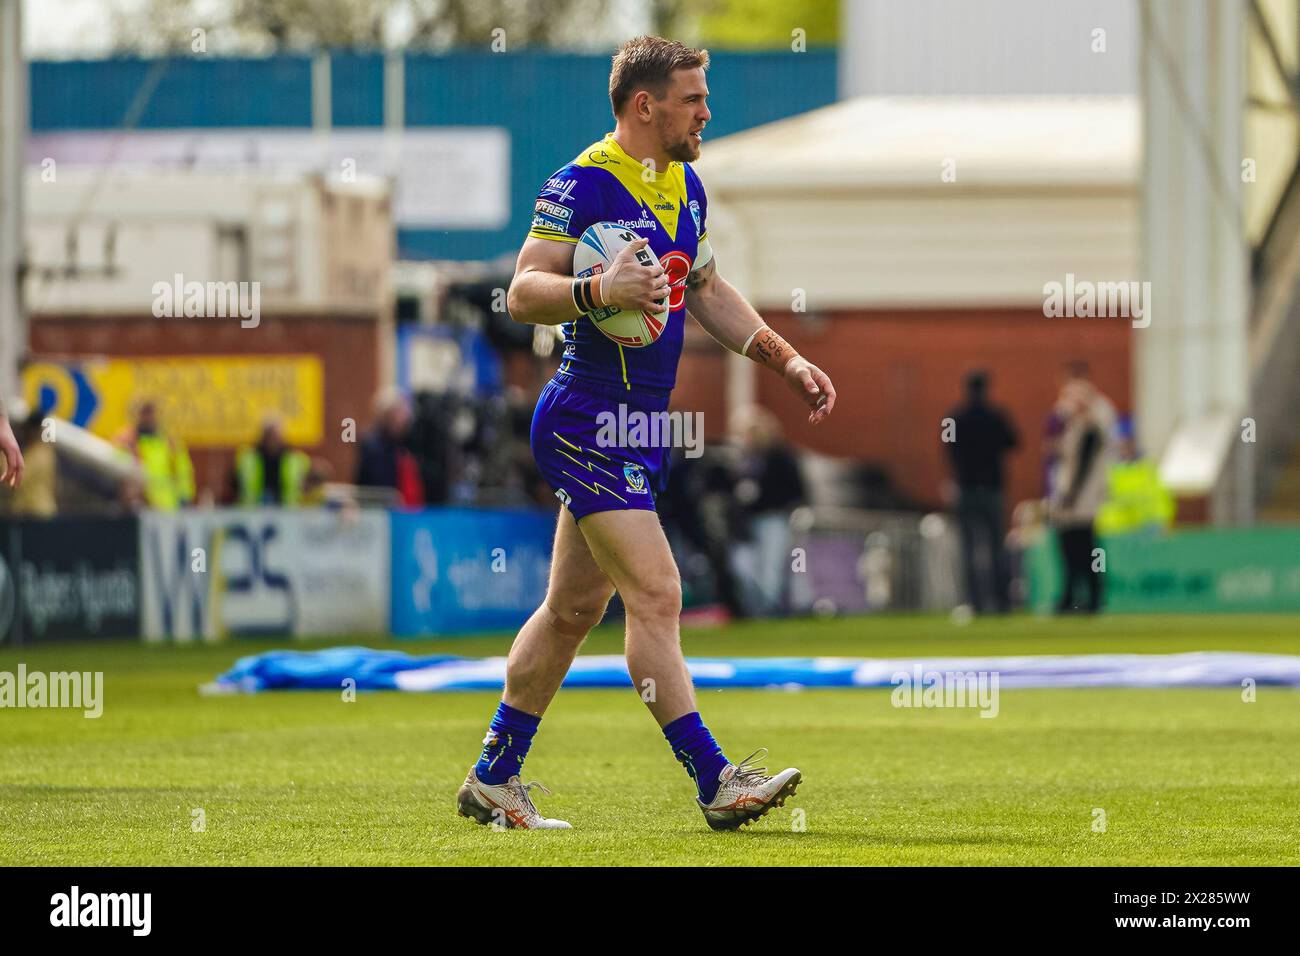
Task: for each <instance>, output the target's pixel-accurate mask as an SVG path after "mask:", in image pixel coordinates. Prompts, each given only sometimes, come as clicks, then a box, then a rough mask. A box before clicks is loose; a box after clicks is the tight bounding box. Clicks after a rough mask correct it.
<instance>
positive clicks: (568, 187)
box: [537, 176, 578, 202]
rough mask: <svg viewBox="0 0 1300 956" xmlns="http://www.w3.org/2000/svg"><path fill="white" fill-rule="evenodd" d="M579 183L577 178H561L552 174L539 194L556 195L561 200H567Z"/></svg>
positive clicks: (544, 195)
mask: <svg viewBox="0 0 1300 956" xmlns="http://www.w3.org/2000/svg"><path fill="white" fill-rule="evenodd" d="M577 185H578V181H577V180H576V179H561V178H560V177H558V176H552V177H551V178H550V179H548V180H546V185H544V186H543V187H542V191H541V192H540V193H538V194H537V195H538V198H544V197H546V196H554V197H555V198H557V199H558V200H559V201H560V202H567V201H568V199H569V196H571V195H572V194H573V190H574V189H575V188H576V187H577Z"/></svg>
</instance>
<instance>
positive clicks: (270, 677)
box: [205, 647, 1300, 693]
mask: <svg viewBox="0 0 1300 956" xmlns="http://www.w3.org/2000/svg"><path fill="white" fill-rule="evenodd" d="M686 663H687V666H689V667H690V670H691V676H692V677H693V678H694V681H695V686H696V687H701V688H720V687H749V688H784V689H801V688H808V687H893V686H899V685H900V684H901V683H903V682H904V681H907V682H920V681H928V680H929V676H930V675H932V674H941V675H946V674H970V673H972V672H974V673H984V674H996V675H997V679H998V683H999V685H1000V686H1001V687H1002V688H1016V687H1228V686H1234V687H1240V686H1242V685H1243V682H1244V681H1247V680H1249V681H1253V682H1254V683H1255V684H1256V685H1277V686H1285V687H1300V657H1297V656H1292V655H1288V654H1248V653H1237V652H1227V651H1196V652H1193V653H1187V654H1070V655H1032V656H1030V655H1026V656H1019V657H903V658H853V657H708V658H699V657H697V658H688V659H687V661H686ZM505 674H506V659H505V658H504V657H486V658H472V657H457V656H454V655H450V654H434V655H426V656H415V655H411V654H407V653H405V652H403V651H387V650H375V649H374V648H368V647H332V648H328V649H325V650H319V651H270V652H268V653H265V654H257V655H254V656H252V657H244V658H241V659H240V660H239V661H237V662H236V663H235V666H234V667H232V668H231V669H230V670H229V671H227V672H226V673H224V674H222V675H221V676H220V677H218V678H217V679H216V682H215V683H213V684H210V685H207V686H206V688H205V689H206V690H208V691H210V692H217V693H221V692H240V691H244V692H250V693H251V692H256V691H265V690H325V689H330V690H335V689H337V688H339V687H341V686H344V684H343V682H344V681H345V680H348V679H351V680H353V681H355V682H356V684H355V686H356V688H357V689H358V690H405V691H438V690H500V689H501V688H502V687H503V686H504V684H505ZM564 686H565V687H631V686H632V680H631V678H630V677H629V676H628V672H627V664H626V662H625V661H624V660H623V658H622V656H620V655H592V656H584V657H579V658H578V659H577V660H575V661H574V663H573V667H572V668H571V669H570V670H569V674H568V676H567V677H566V678H565V680H564Z"/></svg>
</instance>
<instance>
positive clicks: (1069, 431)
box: [945, 361, 1175, 614]
mask: <svg viewBox="0 0 1300 956" xmlns="http://www.w3.org/2000/svg"><path fill="white" fill-rule="evenodd" d="M990 387H991V383H990V380H989V376H988V374H987V373H986V372H983V371H980V370H976V371H973V372H971V373H969V374H968V375H967V377H966V382H965V393H966V394H965V400H964V402H963V403H962V404H961V405H960V406H958V407H957V408H955V409H953V411H952V412H951V413H950V416H949V417H950V418H951V419H952V422H953V426H954V428H953V432H954V433H953V436H952V438H953V440H951V441H948V442H946V443H945V444H946V448H947V453H948V457H949V461H950V464H951V467H952V475H953V482H952V485H951V486H950V493H949V499H950V503H951V506H952V508H953V511H954V512H955V514H956V518H957V523H958V526H959V529H960V535H961V550H962V566H963V574H964V582H963V583H964V586H965V596H966V601H967V604H966V606H967V607H968V608H969V609H970V610H971V611H973V612H975V613H990V612H992V613H1006V612H1007V611H1009V610H1010V608H1011V606H1012V604H1013V603H1015V599H1017V598H1023V597H1024V594H1023V593H1019V594H1013V587H1012V582H1013V581H1020V580H1021V579H1022V574H1021V573H1020V570H1021V569H1020V567H1019V565H1020V563H1021V561H1020V559H1021V558H1022V556H1023V553H1024V551H1025V550H1026V549H1027V548H1028V547H1029V546H1030V545H1032V544H1033V543H1034V542H1035V541H1037V540H1039V539H1040V538H1041V537H1042V535H1043V534H1044V533H1045V532H1046V530H1047V529H1048V528H1050V529H1052V530H1053V531H1054V532H1055V536H1056V542H1057V548H1058V549H1059V553H1060V565H1061V569H1062V570H1061V574H1062V586H1061V591H1060V595H1059V597H1058V598H1057V601H1056V610H1057V612H1058V613H1062V614H1066V613H1087V614H1095V613H1097V612H1098V611H1099V610H1101V608H1102V606H1103V603H1104V593H1103V583H1104V580H1105V578H1104V574H1105V569H1106V566H1105V555H1104V553H1103V551H1102V549H1101V548H1100V547H1099V544H1098V538H1099V535H1107V536H1110V535H1117V534H1129V533H1158V532H1161V531H1164V530H1165V529H1167V528H1168V527H1169V526H1170V525H1171V524H1172V523H1173V519H1174V510H1175V506H1174V500H1173V496H1172V495H1171V494H1170V493H1169V490H1168V489H1167V488H1166V487H1165V486H1164V485H1163V484H1162V483H1161V481H1160V476H1159V472H1158V470H1157V469H1156V466H1155V464H1154V463H1153V462H1151V461H1150V460H1148V459H1147V458H1145V457H1144V456H1143V455H1142V454H1141V453H1140V451H1139V449H1138V447H1137V443H1136V441H1135V440H1134V434H1133V425H1132V421H1131V419H1129V418H1121V417H1120V416H1119V415H1118V414H1117V412H1116V409H1115V406H1114V404H1113V403H1112V402H1111V400H1110V399H1109V398H1107V397H1106V396H1105V395H1104V394H1102V392H1101V390H1100V389H1098V388H1097V386H1096V385H1095V383H1094V382H1093V381H1092V377H1091V373H1090V370H1089V368H1088V366H1087V364H1086V363H1085V362H1081V361H1076V362H1071V363H1070V364H1069V365H1067V367H1066V369H1065V372H1064V375H1063V377H1062V381H1061V386H1060V391H1059V394H1058V396H1057V400H1056V402H1055V404H1054V405H1053V407H1052V408H1051V410H1050V411H1049V412H1048V414H1047V415H1046V418H1045V420H1044V424H1043V436H1042V451H1043V474H1042V497H1041V498H1039V499H1033V500H1030V501H1024V502H1020V503H1018V504H1017V505H1016V507H1015V509H1014V512H1013V515H1012V528H1011V531H1010V533H1009V534H1005V535H1004V533H1003V528H1004V522H1005V514H1006V511H1005V509H1006V501H1005V498H1004V487H1005V480H1004V478H1005V467H1004V465H1005V459H1006V457H1007V456H1008V455H1010V454H1012V453H1013V452H1014V451H1015V450H1016V449H1017V448H1018V447H1019V446H1020V436H1019V435H1018V433H1017V431H1016V428H1015V426H1014V425H1013V424H1012V421H1011V417H1010V416H1009V415H1008V414H1007V413H1006V411H1005V410H1003V409H1002V408H1000V407H999V406H997V405H996V404H995V403H994V402H993V401H992V400H991V398H990Z"/></svg>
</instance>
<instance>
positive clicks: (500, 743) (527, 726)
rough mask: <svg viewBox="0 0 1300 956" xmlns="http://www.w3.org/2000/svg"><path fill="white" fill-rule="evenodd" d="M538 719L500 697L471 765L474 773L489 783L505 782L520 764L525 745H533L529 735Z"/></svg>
mask: <svg viewBox="0 0 1300 956" xmlns="http://www.w3.org/2000/svg"><path fill="white" fill-rule="evenodd" d="M541 722H542V718H540V717H534V716H533V715H532V714H529V713H526V712H525V711H522V710H515V708H513V707H511V706H510V705H509V704H507V703H506V702H505V701H504V700H503V701H502V702H501V703H500V704H498V705H497V712H496V714H495V715H494V716H493V717H492V723H490V724H489V725H488V732H487V738H486V739H485V740H484V741H483V754H482V756H480V757H479V758H478V763H477V764H475V765H474V773H475V775H476V776H477V777H478V778H479V779H480V780H482V781H483V782H484V783H486V784H489V785H491V786H496V785H498V784H502V783H505V782H506V781H507V780H509V779H510V778H511V777H513V776H514V775H515V774H517V773H518V772H519V771H520V770H521V769H523V766H524V758H525V757H527V756H528V748H529V747H531V746H532V745H533V734H535V733H537V725H538V724H540V723H541Z"/></svg>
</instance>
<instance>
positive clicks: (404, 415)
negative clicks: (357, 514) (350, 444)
mask: <svg viewBox="0 0 1300 956" xmlns="http://www.w3.org/2000/svg"><path fill="white" fill-rule="evenodd" d="M410 431H411V406H410V403H409V402H407V400H406V398H405V397H404V396H403V395H401V394H400V393H398V392H395V391H384V392H381V393H380V395H379V397H378V398H377V399H376V402H375V424H374V426H373V427H372V428H371V429H370V431H369V432H367V433H366V435H365V437H364V438H362V440H361V450H360V459H359V460H358V462H357V482H356V483H357V484H358V485H362V486H368V487H372V488H392V489H393V490H394V491H395V492H396V493H397V497H398V500H399V501H400V502H401V504H403V505H406V506H408V507H419V506H420V505H422V504H424V483H423V482H422V480H421V478H420V468H419V464H418V463H417V462H416V460H415V456H414V455H412V454H411V452H410V450H409V449H407V447H406V440H407V437H408V435H409V434H410Z"/></svg>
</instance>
